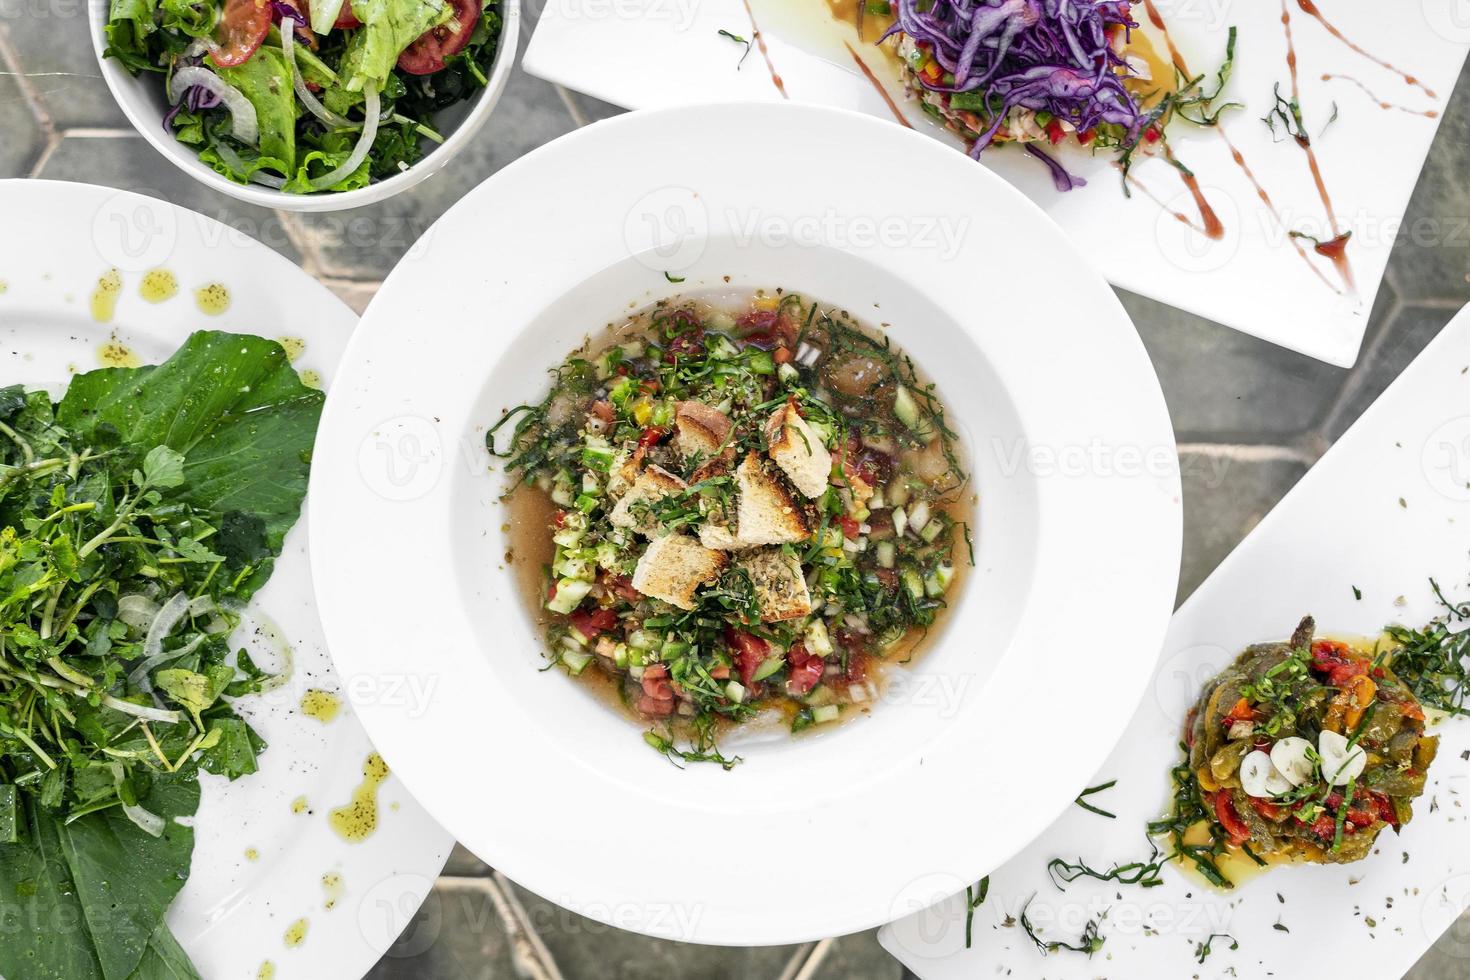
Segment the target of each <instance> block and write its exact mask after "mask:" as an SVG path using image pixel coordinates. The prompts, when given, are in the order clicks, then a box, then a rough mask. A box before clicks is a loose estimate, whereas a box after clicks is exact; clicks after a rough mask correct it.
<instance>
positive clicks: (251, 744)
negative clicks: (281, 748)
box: [199, 718, 265, 782]
mask: <svg viewBox="0 0 1470 980" xmlns="http://www.w3.org/2000/svg"><path fill="white" fill-rule="evenodd" d="M203 747H204V754H203V755H202V756H201V757H200V759H199V766H200V768H202V769H203V770H204V771H206V772H210V773H213V774H214V775H216V776H224V777H226V778H228V779H229V780H230V782H234V781H235V780H237V779H239V778H240V777H241V776H249V775H251V774H252V773H255V772H256V771H257V770H259V768H260V766H259V764H258V763H257V761H256V757H257V756H258V755H259V754H260V753H261V752H262V751H264V750H265V740H264V739H262V738H261V737H260V736H259V735H257V734H256V733H255V729H253V728H251V727H250V726H249V725H247V724H245V722H243V721H241V720H240V719H239V718H220V719H219V720H217V721H214V722H212V723H211V724H210V729H209V735H208V737H206V739H205V741H204V746H203Z"/></svg>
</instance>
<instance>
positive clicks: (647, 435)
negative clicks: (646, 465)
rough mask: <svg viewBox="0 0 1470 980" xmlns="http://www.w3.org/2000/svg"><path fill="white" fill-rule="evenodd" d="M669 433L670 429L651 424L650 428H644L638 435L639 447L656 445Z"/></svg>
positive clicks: (647, 447)
mask: <svg viewBox="0 0 1470 980" xmlns="http://www.w3.org/2000/svg"><path fill="white" fill-rule="evenodd" d="M668 434H669V430H668V429H665V428H661V427H659V426H656V425H650V426H649V427H648V428H646V429H644V430H643V433H642V434H641V435H640V436H639V437H638V448H639V449H649V448H651V447H653V446H656V445H658V444H659V442H660V441H661V440H662V439H663V437H664V436H666V435H668Z"/></svg>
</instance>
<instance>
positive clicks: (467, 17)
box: [398, 0, 483, 75]
mask: <svg viewBox="0 0 1470 980" xmlns="http://www.w3.org/2000/svg"><path fill="white" fill-rule="evenodd" d="M449 2H450V3H451V4H453V5H454V20H451V21H450V22H449V23H447V24H441V25H440V26H438V27H435V28H434V29H432V30H429V31H425V32H424V33H423V35H421V36H420V37H419V39H418V40H417V41H415V42H413V43H412V44H410V45H409V46H408V48H407V49H406V50H405V51H404V52H403V54H401V55H399V56H398V67H399V68H402V69H403V70H404V71H406V72H408V73H409V74H410V75H432V74H434V72H436V71H443V70H444V59H446V58H448V57H449V56H450V55H453V54H458V53H459V52H460V51H461V50H463V49H464V46H465V45H466V44H469V43H470V35H471V34H472V33H474V30H475V25H476V24H478V23H479V22H480V5H481V3H482V2H483V0H449ZM456 25H457V28H458V29H456Z"/></svg>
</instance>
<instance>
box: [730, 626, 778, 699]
mask: <svg viewBox="0 0 1470 980" xmlns="http://www.w3.org/2000/svg"><path fill="white" fill-rule="evenodd" d="M725 643H726V644H728V645H729V646H730V647H731V648H732V649H733V650H734V651H735V666H736V667H738V668H740V683H742V684H744V685H745V686H746V687H750V685H751V684H753V683H755V672H756V669H757V668H759V667H760V665H761V664H762V663H764V662H765V659H766V655H767V652H768V651H769V650H770V648H771V645H770V644H769V643H767V642H766V641H765V640H762V639H761V638H760V637H758V636H754V635H752V634H750V633H746V632H745V631H744V630H737V629H732V628H731V627H728V626H727V627H725Z"/></svg>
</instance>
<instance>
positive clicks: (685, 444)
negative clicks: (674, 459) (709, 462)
mask: <svg viewBox="0 0 1470 980" xmlns="http://www.w3.org/2000/svg"><path fill="white" fill-rule="evenodd" d="M731 427H732V426H731V422H730V419H729V418H728V417H727V416H726V415H725V413H724V412H722V411H720V410H719V409H717V408H710V407H709V406H708V405H706V404H704V402H695V401H683V402H679V403H678V404H677V405H675V406H674V428H675V429H676V430H677V432H676V434H675V436H674V445H675V446H677V447H678V449H679V452H680V453H681V454H682V455H683V456H684V458H685V459H689V458H691V457H694V456H701V457H705V458H708V457H712V456H717V455H719V453H720V451H721V450H722V449H723V448H725V442H726V441H727V440H728V439H729V438H730V429H731Z"/></svg>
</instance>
